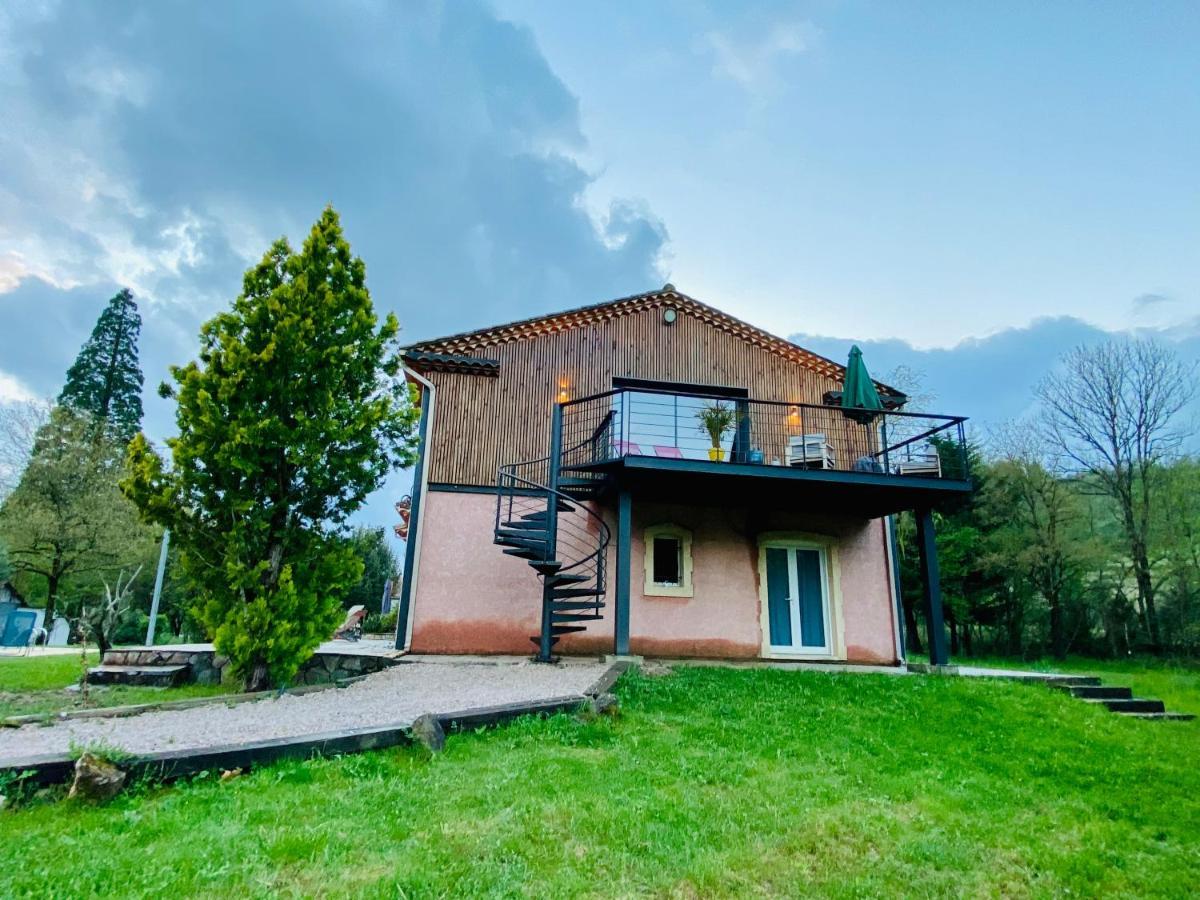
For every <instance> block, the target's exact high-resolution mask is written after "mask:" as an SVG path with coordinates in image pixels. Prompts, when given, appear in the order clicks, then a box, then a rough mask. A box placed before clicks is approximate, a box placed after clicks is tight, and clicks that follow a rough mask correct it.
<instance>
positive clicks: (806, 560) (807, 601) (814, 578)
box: [796, 549, 825, 647]
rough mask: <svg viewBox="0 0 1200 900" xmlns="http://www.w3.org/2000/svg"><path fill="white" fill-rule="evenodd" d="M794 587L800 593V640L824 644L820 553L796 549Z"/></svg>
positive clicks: (822, 645)
mask: <svg viewBox="0 0 1200 900" xmlns="http://www.w3.org/2000/svg"><path fill="white" fill-rule="evenodd" d="M796 587H797V589H798V591H799V595H800V604H799V605H800V642H801V644H802V645H803V646H805V647H824V646H825V599H824V597H822V596H821V554H820V553H818V552H817V551H816V550H803V549H797V550H796Z"/></svg>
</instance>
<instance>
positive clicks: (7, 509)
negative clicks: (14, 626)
mask: <svg viewBox="0 0 1200 900" xmlns="http://www.w3.org/2000/svg"><path fill="white" fill-rule="evenodd" d="M122 451H123V447H122V445H121V444H120V443H119V442H118V441H117V440H116V439H114V438H113V437H112V436H111V435H109V434H108V433H106V431H105V430H104V429H103V428H99V427H98V426H97V422H96V419H95V417H93V416H91V415H89V414H86V413H81V412H78V411H76V410H73V409H70V408H68V407H61V406H60V407H57V408H55V410H54V411H53V412H52V413H51V415H50V421H49V422H47V423H46V425H44V426H43V427H42V429H41V430H40V431H39V432H38V435H37V439H36V441H35V443H34V447H33V453H32V455H31V457H30V460H29V463H28V465H27V466H26V467H25V472H24V474H23V475H22V477H21V482H20V484H19V485H18V486H17V489H16V490H15V491H13V493H12V494H11V495H10V496H9V497H8V498H7V499H6V500H5V502H4V506H3V508H0V535H2V536H3V540H4V541H5V543H6V544H7V545H8V551H9V556H10V559H11V563H12V567H13V568H14V569H15V570H16V571H18V572H26V573H29V574H32V575H39V576H42V577H43V578H45V579H46V621H47V622H51V621H53V617H54V611H55V607H56V605H57V603H58V599H59V589H60V587H61V586H62V584H63V581H64V579H66V578H68V577H73V578H78V577H80V576H85V575H95V574H98V573H100V572H102V571H105V570H109V569H113V568H115V567H118V566H120V565H121V564H122V563H127V562H129V561H131V560H133V559H136V558H138V556H139V555H140V554H141V553H142V552H143V551H144V548H143V547H141V546H140V542H141V541H142V539H143V538H144V537H145V535H146V529H145V528H144V526H142V525H141V523H140V522H139V521H138V515H137V511H136V509H134V507H133V505H132V504H131V503H130V502H129V501H128V500H127V499H126V498H125V497H124V496H123V495H122V494H121V491H120V490H119V489H118V486H117V483H118V480H119V478H120V472H121V462H122Z"/></svg>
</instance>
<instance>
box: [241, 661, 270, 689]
mask: <svg viewBox="0 0 1200 900" xmlns="http://www.w3.org/2000/svg"><path fill="white" fill-rule="evenodd" d="M272 687H273V685H272V684H271V673H270V672H269V671H268V669H267V664H266V663H265V662H263V661H261V660H259V661H256V662H254V663H253V664H251V666H250V674H249V675H247V676H246V683H245V685H244V688H245V690H246V691H247V693H249V692H252V691H268V690H270V689H271V688H272Z"/></svg>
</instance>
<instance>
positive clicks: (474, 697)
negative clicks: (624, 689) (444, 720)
mask: <svg viewBox="0 0 1200 900" xmlns="http://www.w3.org/2000/svg"><path fill="white" fill-rule="evenodd" d="M607 668H608V667H607V666H605V665H603V664H600V663H575V662H572V663H564V664H561V665H558V666H545V665H536V664H533V663H529V662H515V663H511V662H510V663H461V662H456V663H434V662H419V663H405V664H403V665H399V666H395V667H394V668H391V669H385V670H384V671H382V672H378V673H376V674H374V675H370V676H368V677H367V678H365V679H363V680H362V681H359V682H356V683H354V684H352V685H350V686H349V687H346V688H330V689H328V690H324V691H315V692H313V693H310V694H301V695H299V696H292V695H286V694H285V695H284V696H282V697H273V698H270V699H266V700H259V701H255V702H251V703H241V704H238V705H236V706H226V705H224V704H222V703H213V704H211V705H206V706H198V707H193V708H191V709H182V710H176V711H161V712H146V713H142V714H141V715H138V716H130V717H127V718H112V719H76V720H73V721H66V722H60V723H57V724H54V725H49V726H41V725H25V726H22V727H21V728H13V729H0V765H4V764H6V763H7V762H8V761H11V760H12V759H14V758H26V757H29V756H40V755H43V754H51V753H67V752H69V750H70V748H71V744H72V742H74V743H75V744H76V745H88V744H94V743H97V742H103V743H104V744H106V745H109V746H115V747H119V748H121V749H123V750H125V751H127V752H129V753H135V754H142V753H153V752H156V751H164V750H183V749H191V748H197V747H219V746H224V745H227V744H238V743H243V742H247V741H261V740H267V739H270V738H282V737H300V736H303V735H310V734H320V733H323V732H327V731H337V730H340V729H345V728H371V727H382V726H385V725H392V724H397V725H408V724H409V723H411V722H412V720H413V719H415V718H416V717H417V716H419V715H422V714H423V713H427V712H433V713H448V712H458V711H461V710H465V709H473V708H477V707H481V706H496V705H499V704H502V703H517V702H521V701H531V700H548V699H550V698H553V697H565V696H572V695H577V694H582V693H583V692H584V691H586V690H587V689H588V688H589V687H591V685H592V684H593V683H594V682H595V681H596V680H597V679H598V678H599V677H600V676H601V675H603V674H604V672H605V671H607Z"/></svg>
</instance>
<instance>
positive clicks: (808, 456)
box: [787, 434, 834, 469]
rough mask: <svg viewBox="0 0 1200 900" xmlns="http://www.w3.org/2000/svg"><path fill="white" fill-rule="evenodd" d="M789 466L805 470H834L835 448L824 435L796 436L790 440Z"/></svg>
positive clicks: (788, 447) (788, 445)
mask: <svg viewBox="0 0 1200 900" xmlns="http://www.w3.org/2000/svg"><path fill="white" fill-rule="evenodd" d="M787 464H788V465H789V466H795V467H798V468H804V469H832V468H833V467H834V457H833V448H832V447H830V446H829V442H828V441H827V440H826V439H825V435H824V434H794V435H792V436H791V437H789V438H788V444H787Z"/></svg>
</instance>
